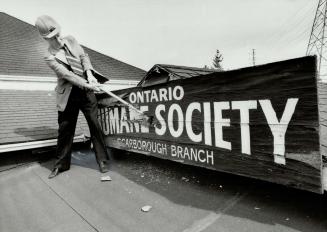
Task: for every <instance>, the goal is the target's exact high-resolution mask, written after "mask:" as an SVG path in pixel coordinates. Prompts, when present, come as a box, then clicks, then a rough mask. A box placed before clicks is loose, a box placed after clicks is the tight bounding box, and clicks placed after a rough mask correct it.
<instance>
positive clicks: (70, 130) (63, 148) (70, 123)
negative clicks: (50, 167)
mask: <svg viewBox="0 0 327 232" xmlns="http://www.w3.org/2000/svg"><path fill="white" fill-rule="evenodd" d="M71 97H72V96H70V99H69V100H68V103H67V106H66V109H65V111H63V112H58V124H59V130H58V141H57V154H56V157H57V159H56V161H55V165H54V168H59V170H60V171H65V170H68V169H69V168H70V162H71V152H72V144H73V139H74V134H75V128H76V122H77V117H78V112H79V109H78V107H77V106H76V104H74V102H73V101H71V100H72V99H71Z"/></svg>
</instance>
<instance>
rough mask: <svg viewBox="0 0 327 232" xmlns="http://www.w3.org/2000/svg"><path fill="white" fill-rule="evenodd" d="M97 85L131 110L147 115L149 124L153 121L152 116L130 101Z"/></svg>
mask: <svg viewBox="0 0 327 232" xmlns="http://www.w3.org/2000/svg"><path fill="white" fill-rule="evenodd" d="M97 87H99V89H100V90H101V91H103V92H105V93H106V94H108V95H109V96H111V97H113V98H115V99H117V100H118V101H119V102H121V103H123V104H124V105H126V106H128V107H129V108H131V109H132V110H135V111H136V112H138V113H139V114H142V115H143V116H145V117H147V118H148V119H149V123H150V125H151V124H152V123H154V117H153V116H149V115H146V114H145V113H144V112H143V111H141V110H139V109H137V108H135V107H134V106H133V105H132V104H131V103H129V102H127V101H125V100H124V99H122V98H120V97H118V96H117V95H116V94H114V93H113V92H111V91H109V90H108V89H106V86H104V85H99V86H97Z"/></svg>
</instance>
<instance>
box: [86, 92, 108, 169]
mask: <svg viewBox="0 0 327 232" xmlns="http://www.w3.org/2000/svg"><path fill="white" fill-rule="evenodd" d="M81 110H82V112H83V114H84V116H85V118H86V121H87V123H88V125H89V128H90V132H91V140H92V143H93V146H94V150H95V156H96V159H97V162H98V164H100V162H103V161H106V160H107V159H109V157H108V153H107V149H106V145H105V142H104V138H103V133H102V130H101V127H100V123H99V121H98V117H97V114H98V103H97V100H96V97H95V94H94V93H93V92H87V93H86V100H85V102H84V103H83V104H82V106H81Z"/></svg>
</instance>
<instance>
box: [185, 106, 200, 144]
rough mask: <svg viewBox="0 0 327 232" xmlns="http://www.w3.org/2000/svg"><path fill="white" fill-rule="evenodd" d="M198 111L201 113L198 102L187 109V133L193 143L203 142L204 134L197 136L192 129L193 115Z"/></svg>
mask: <svg viewBox="0 0 327 232" xmlns="http://www.w3.org/2000/svg"><path fill="white" fill-rule="evenodd" d="M194 110H198V111H199V112H201V105H200V103H198V102H192V103H191V104H189V106H188V107H187V110H186V113H185V127H186V132H187V135H188V137H189V138H190V139H191V140H192V141H193V142H201V141H202V132H200V133H199V134H195V133H194V132H193V128H192V115H193V111H194Z"/></svg>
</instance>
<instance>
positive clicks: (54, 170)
mask: <svg viewBox="0 0 327 232" xmlns="http://www.w3.org/2000/svg"><path fill="white" fill-rule="evenodd" d="M58 175H59V168H54V169H53V170H52V172H51V173H50V175H49V177H48V178H49V179H52V178H53V177H55V176H58Z"/></svg>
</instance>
